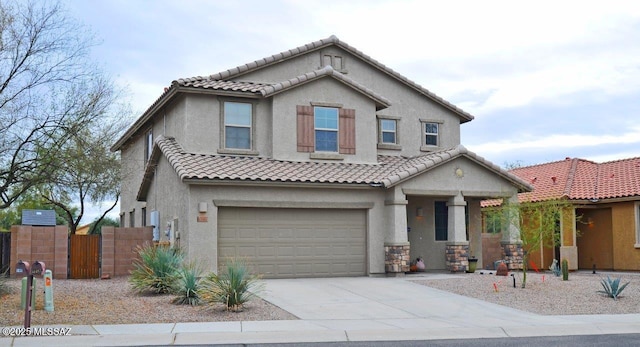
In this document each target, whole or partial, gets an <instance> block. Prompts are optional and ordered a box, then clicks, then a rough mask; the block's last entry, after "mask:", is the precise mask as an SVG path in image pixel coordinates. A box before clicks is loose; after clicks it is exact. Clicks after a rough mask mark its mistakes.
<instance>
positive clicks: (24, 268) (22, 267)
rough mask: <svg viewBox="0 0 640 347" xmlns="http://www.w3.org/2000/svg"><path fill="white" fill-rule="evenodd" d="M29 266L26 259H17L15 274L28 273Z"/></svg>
mask: <svg viewBox="0 0 640 347" xmlns="http://www.w3.org/2000/svg"><path fill="white" fill-rule="evenodd" d="M30 270H31V268H30V267H29V263H28V262H26V261H22V260H18V263H17V264H16V274H22V275H29V274H30V272H29V271H30Z"/></svg>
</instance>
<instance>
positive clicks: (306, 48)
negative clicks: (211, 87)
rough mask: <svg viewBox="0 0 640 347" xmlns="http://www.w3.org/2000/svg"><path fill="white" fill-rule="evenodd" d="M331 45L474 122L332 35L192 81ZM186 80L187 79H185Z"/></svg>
mask: <svg viewBox="0 0 640 347" xmlns="http://www.w3.org/2000/svg"><path fill="white" fill-rule="evenodd" d="M331 45H335V46H338V47H340V48H342V49H344V50H345V51H347V52H349V53H351V54H353V55H354V56H356V57H359V58H360V59H362V60H364V61H366V62H368V63H369V64H371V65H372V66H374V67H376V68H377V69H379V70H380V71H382V72H384V73H386V74H387V75H389V76H391V77H393V78H395V79H397V80H399V81H401V82H402V83H404V84H406V85H408V86H410V87H411V88H413V89H415V90H416V91H418V92H419V93H421V94H422V95H424V96H426V97H428V98H430V99H432V100H433V101H435V102H437V103H439V104H440V105H442V106H444V107H445V108H447V109H449V110H451V111H453V112H454V113H456V114H457V115H458V116H459V117H460V118H461V119H462V123H465V122H468V121H470V120H473V118H474V117H473V116H472V115H471V114H469V113H467V112H465V111H463V110H462V109H460V108H458V107H457V106H455V105H453V104H451V103H450V102H448V101H446V100H444V99H443V98H441V97H439V96H437V95H436V94H434V93H433V92H431V91H429V90H428V89H426V88H424V87H422V86H421V85H419V84H417V83H416V82H414V81H412V80H410V79H408V78H406V77H405V76H403V75H401V74H399V73H398V72H396V71H394V70H392V69H391V68H389V67H387V66H385V65H384V64H382V63H380V62H379V61H377V60H375V59H373V58H371V57H370V56H369V55H367V54H364V53H363V52H362V51H360V50H358V49H356V48H355V47H353V46H351V45H349V44H347V43H346V42H344V41H341V40H340V39H338V38H337V37H336V36H335V35H331V36H329V37H328V38H326V39H321V40H318V41H314V42H311V43H308V44H306V45H302V46H299V47H296V48H293V49H290V50H287V51H283V52H280V53H277V54H274V55H271V56H268V57H265V58H262V59H258V60H255V61H252V62H250V63H247V64H243V65H239V66H236V67H234V68H231V69H228V70H225V71H221V72H218V73H215V74H212V75H210V76H208V77H202V76H198V77H194V78H191V79H207V78H208V79H212V80H225V79H231V78H235V77H238V76H241V75H243V74H246V73H248V72H251V71H254V70H258V69H260V68H263V67H265V66H269V65H272V64H276V63H278V62H281V61H284V60H287V59H291V58H293V57H296V56H298V55H301V54H304V53H307V52H310V51H314V50H318V49H321V48H324V47H327V46H331ZM191 79H189V80H191ZM185 80H186V79H185Z"/></svg>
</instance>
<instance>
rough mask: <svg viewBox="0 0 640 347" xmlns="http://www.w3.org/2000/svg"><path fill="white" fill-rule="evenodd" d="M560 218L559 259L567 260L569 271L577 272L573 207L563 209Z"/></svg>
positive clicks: (574, 210) (574, 212) (574, 211)
mask: <svg viewBox="0 0 640 347" xmlns="http://www.w3.org/2000/svg"><path fill="white" fill-rule="evenodd" d="M560 218H561V219H560V259H567V261H568V262H569V270H577V269H578V247H577V245H576V209H575V208H573V207H571V208H566V209H564V210H563V211H562V216H561V217H560ZM560 259H558V261H560Z"/></svg>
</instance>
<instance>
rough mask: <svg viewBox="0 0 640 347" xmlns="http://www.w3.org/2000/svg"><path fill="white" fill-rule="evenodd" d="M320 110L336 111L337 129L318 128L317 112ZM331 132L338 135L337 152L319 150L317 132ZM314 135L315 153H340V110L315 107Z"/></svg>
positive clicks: (330, 107)
mask: <svg viewBox="0 0 640 347" xmlns="http://www.w3.org/2000/svg"><path fill="white" fill-rule="evenodd" d="M319 108H326V109H332V110H335V111H336V128H335V129H332V128H319V127H318V126H316V110H317V109H319ZM318 130H320V131H331V132H335V133H336V150H335V151H324V150H319V149H318V138H317V136H315V133H316V131H318ZM313 133H314V136H313V137H314V141H313V142H314V143H313V146H314V151H316V152H321V153H338V152H339V151H340V108H338V107H332V106H313Z"/></svg>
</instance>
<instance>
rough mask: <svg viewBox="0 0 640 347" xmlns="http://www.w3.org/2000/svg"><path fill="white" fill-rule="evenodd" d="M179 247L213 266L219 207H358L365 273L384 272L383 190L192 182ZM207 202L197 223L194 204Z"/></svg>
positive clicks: (214, 264)
mask: <svg viewBox="0 0 640 347" xmlns="http://www.w3.org/2000/svg"><path fill="white" fill-rule="evenodd" d="M188 195H189V200H188V201H187V203H186V207H187V209H188V213H187V216H186V217H185V219H186V220H187V223H186V227H185V229H184V231H185V232H188V234H189V236H188V241H186V240H185V239H184V237H183V240H182V246H183V247H184V248H185V250H186V251H187V253H188V255H189V258H191V259H195V258H197V259H198V260H199V261H201V262H203V264H204V265H205V266H206V267H207V268H211V269H216V268H217V249H218V239H217V225H218V218H217V211H218V207H219V206H220V205H222V206H243V207H272V208H278V207H282V208H359V209H366V210H367V211H368V212H367V260H368V264H369V268H368V273H369V274H382V273H384V219H383V215H384V208H385V207H384V191H383V190H382V189H380V188H371V187H370V188H365V189H357V190H353V189H327V188H299V187H282V188H276V187H262V186H241V185H237V186H224V185H215V186H213V185H192V186H191V187H190V191H189V194H188ZM199 202H207V204H208V211H207V213H206V217H207V221H206V222H198V221H197V220H196V217H197V215H198V203H199Z"/></svg>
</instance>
